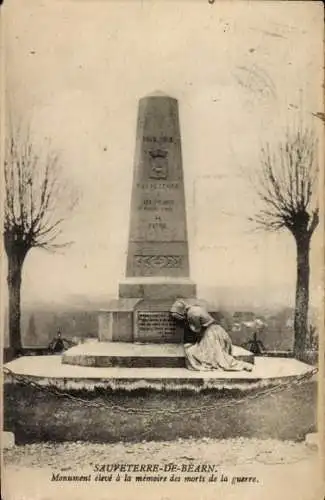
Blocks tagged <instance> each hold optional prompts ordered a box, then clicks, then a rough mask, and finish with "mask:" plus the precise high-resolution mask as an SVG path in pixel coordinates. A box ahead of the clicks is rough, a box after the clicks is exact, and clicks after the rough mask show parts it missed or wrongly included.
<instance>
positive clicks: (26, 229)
mask: <svg viewBox="0 0 325 500" xmlns="http://www.w3.org/2000/svg"><path fill="white" fill-rule="evenodd" d="M4 180H5V214H4V215H5V217H4V237H5V243H6V242H7V243H8V245H9V246H11V247H12V245H13V244H16V245H20V246H24V247H25V250H26V249H27V250H29V249H30V248H32V247H39V248H44V249H51V250H53V249H55V248H64V247H66V246H67V245H70V244H71V242H69V243H66V242H64V241H62V242H61V241H59V238H60V237H61V235H62V230H61V227H62V225H63V223H64V222H65V220H66V218H67V216H68V214H69V213H70V212H71V211H72V210H73V208H74V207H75V205H76V204H77V202H78V195H77V193H75V192H72V189H71V187H70V186H69V183H67V182H66V181H65V179H64V177H63V170H62V168H61V164H60V162H59V157H58V155H57V154H56V153H54V152H53V151H52V150H51V149H50V148H49V149H47V151H46V152H45V154H44V153H42V152H40V151H39V150H37V148H36V146H35V144H34V143H33V141H32V139H31V136H30V134H29V132H27V133H25V134H23V133H22V131H21V130H20V129H16V130H14V131H13V132H12V133H11V136H10V137H9V138H8V140H7V149H6V158H5V166H4ZM8 245H6V249H7V250H8Z"/></svg>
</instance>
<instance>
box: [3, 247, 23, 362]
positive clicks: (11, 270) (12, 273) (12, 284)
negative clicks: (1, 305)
mask: <svg viewBox="0 0 325 500" xmlns="http://www.w3.org/2000/svg"><path fill="white" fill-rule="evenodd" d="M25 256H26V253H25V252H21V251H20V252H18V251H13V252H12V253H10V255H8V278H7V279H8V289H9V342H10V349H11V352H12V355H13V356H14V357H15V356H17V355H18V354H19V353H20V351H21V348H22V342H21V324H20V319H21V302H20V291H21V276H22V269H23V264H24V260H25Z"/></svg>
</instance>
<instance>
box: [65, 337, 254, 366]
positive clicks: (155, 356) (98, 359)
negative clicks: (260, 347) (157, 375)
mask: <svg viewBox="0 0 325 500" xmlns="http://www.w3.org/2000/svg"><path fill="white" fill-rule="evenodd" d="M233 355H234V357H235V358H236V359H239V360H241V361H246V362H247V363H252V364H254V355H253V354H252V353H251V352H250V351H247V350H246V349H243V348H242V347H238V346H233ZM62 363H64V364H68V365H77V366H89V367H98V368H104V367H115V368H116V367H120V368H185V353H184V347H183V346H182V345H177V344H135V343H131V344H129V343H124V342H111V343H108V342H95V343H91V344H80V345H78V346H75V347H71V349H68V350H67V351H66V352H65V353H64V354H63V355H62Z"/></svg>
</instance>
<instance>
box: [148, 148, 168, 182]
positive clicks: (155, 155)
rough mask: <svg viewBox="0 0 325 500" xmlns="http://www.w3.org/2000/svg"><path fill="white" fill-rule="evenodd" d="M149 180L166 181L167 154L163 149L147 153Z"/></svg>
mask: <svg viewBox="0 0 325 500" xmlns="http://www.w3.org/2000/svg"><path fill="white" fill-rule="evenodd" d="M149 160H150V172H149V177H150V179H167V176H168V152H167V151H164V150H163V149H154V150H151V151H149Z"/></svg>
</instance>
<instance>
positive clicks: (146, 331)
mask: <svg viewBox="0 0 325 500" xmlns="http://www.w3.org/2000/svg"><path fill="white" fill-rule="evenodd" d="M136 325H137V335H136V336H137V340H142V341H150V340H152V339H155V341H156V342H157V341H161V342H164V343H168V342H176V341H177V339H176V323H175V321H174V320H173V318H171V317H170V314H169V312H168V311H137V313H136Z"/></svg>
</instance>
